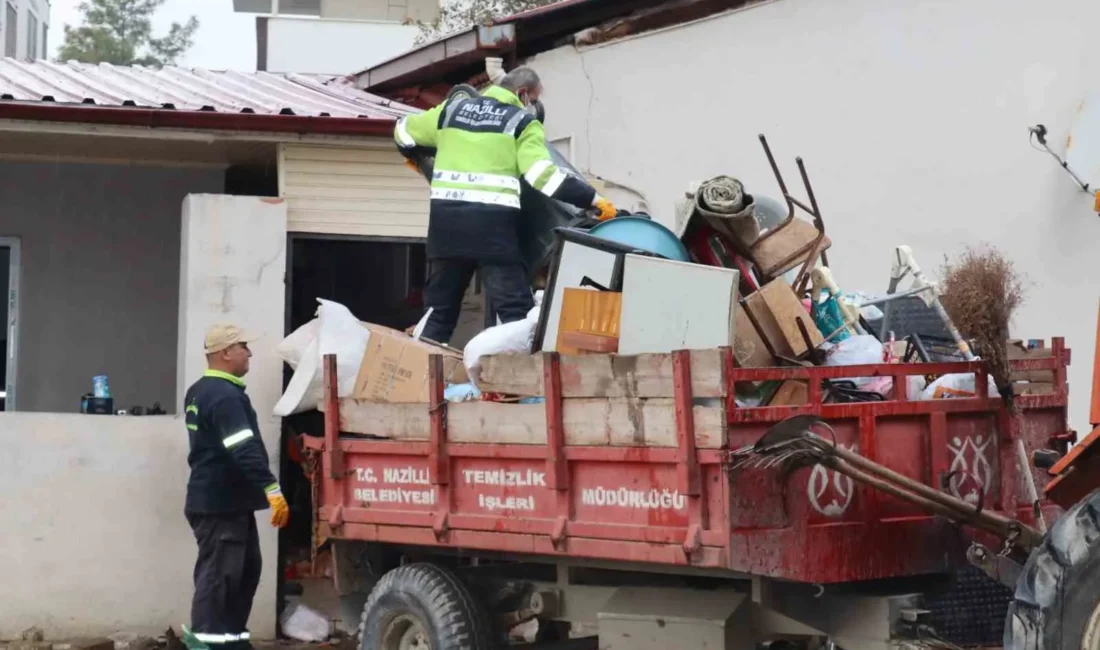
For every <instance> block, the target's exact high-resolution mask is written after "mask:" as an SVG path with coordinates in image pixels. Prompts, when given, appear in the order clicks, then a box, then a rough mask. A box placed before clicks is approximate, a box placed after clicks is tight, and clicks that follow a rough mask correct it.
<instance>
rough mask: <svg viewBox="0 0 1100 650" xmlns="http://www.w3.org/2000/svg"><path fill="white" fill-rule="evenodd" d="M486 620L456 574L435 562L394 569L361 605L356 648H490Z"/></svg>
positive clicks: (361, 649)
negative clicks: (436, 564) (361, 617)
mask: <svg viewBox="0 0 1100 650" xmlns="http://www.w3.org/2000/svg"><path fill="white" fill-rule="evenodd" d="M491 647H492V646H491V638H490V636H489V622H488V618H487V617H486V616H485V614H484V613H483V611H482V609H481V607H480V606H479V605H478V603H477V602H475V601H474V599H473V597H472V596H471V595H470V591H469V590H468V589H466V587H465V585H463V584H462V583H461V582H460V581H459V580H458V577H457V576H455V575H454V574H453V573H451V572H450V571H448V570H447V569H444V568H442V567H438V566H435V565H434V564H408V565H405V566H403V567H398V568H396V569H394V570H392V571H390V572H389V573H387V574H386V575H384V576H382V579H381V580H379V581H378V584H377V585H375V587H374V589H372V590H371V593H370V597H369V598H368V599H367V604H366V605H365V606H364V607H363V619H362V621H361V622H360V624H359V650H490V648H491Z"/></svg>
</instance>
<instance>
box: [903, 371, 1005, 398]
mask: <svg viewBox="0 0 1100 650" xmlns="http://www.w3.org/2000/svg"><path fill="white" fill-rule="evenodd" d="M988 379H989V391H988V392H989V397H1000V396H1001V394H1000V393H999V392H998V391H997V384H996V383H995V382H994V381H993V378H992V377H989V378H988ZM974 395H975V391H974V375H973V374H971V373H958V374H954V375H944V376H943V377H940V378H939V379H937V380H936V381H934V382H932V383H931V384H928V386H927V387H926V388H925V389H924V390H923V391H922V392H921V396H920V398H921V399H922V400H931V399H952V398H959V397H974Z"/></svg>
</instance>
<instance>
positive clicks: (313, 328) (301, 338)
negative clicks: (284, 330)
mask: <svg viewBox="0 0 1100 650" xmlns="http://www.w3.org/2000/svg"><path fill="white" fill-rule="evenodd" d="M318 323H319V321H318V319H316V318H314V319H313V320H311V321H309V322H308V323H306V324H305V325H302V326H301V327H299V328H298V329H296V330H294V331H293V332H291V333H290V336H288V337H286V338H285V339H283V340H282V341H280V342H279V345H276V346H275V353H276V354H278V355H279V358H280V359H282V360H283V361H285V362H286V365H288V366H290V368H291V370H293V369H295V368H297V367H298V364H299V363H301V360H302V355H303V354H305V352H306V350H307V349H308V348H309V344H310V343H313V341H314V340H315V339H316V338H317V326H318Z"/></svg>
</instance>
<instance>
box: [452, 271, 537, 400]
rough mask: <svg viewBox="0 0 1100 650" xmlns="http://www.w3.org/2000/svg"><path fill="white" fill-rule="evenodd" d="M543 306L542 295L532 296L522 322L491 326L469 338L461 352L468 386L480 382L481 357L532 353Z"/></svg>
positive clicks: (476, 384)
mask: <svg viewBox="0 0 1100 650" xmlns="http://www.w3.org/2000/svg"><path fill="white" fill-rule="evenodd" d="M541 305H542V292H541V291H539V292H537V293H536V294H535V306H534V307H532V308H531V311H529V312H527V316H526V317H525V318H524V319H523V320H518V321H515V322H512V323H505V324H503V325H497V326H495V327H490V328H489V329H487V330H484V331H482V332H481V333H480V334H478V335H477V336H475V337H474V338H472V339H470V342H469V343H467V344H466V348H465V349H463V350H462V362H463V363H464V364H465V366H466V375H467V376H468V377H469V378H470V383H472V384H473V385H474V386H478V385H479V384H478V381H479V380H480V379H481V357H486V356H490V355H493V354H507V353H509V352H523V353H528V352H530V351H531V343H532V341H534V339H535V326H536V325H538V321H539V311H540V310H541Z"/></svg>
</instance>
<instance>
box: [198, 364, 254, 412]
mask: <svg viewBox="0 0 1100 650" xmlns="http://www.w3.org/2000/svg"><path fill="white" fill-rule="evenodd" d="M202 376H203V377H216V378H218V379H224V380H226V381H228V382H232V383H234V384H237V385H238V386H240V387H242V388H244V381H243V380H242V379H241V378H240V377H237V376H235V375H231V374H229V373H228V372H222V371H221V370H207V371H206V372H204V373H202ZM197 412H198V411H196V413H197Z"/></svg>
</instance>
